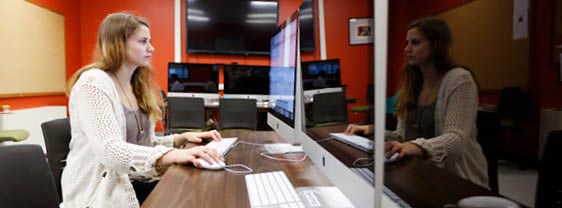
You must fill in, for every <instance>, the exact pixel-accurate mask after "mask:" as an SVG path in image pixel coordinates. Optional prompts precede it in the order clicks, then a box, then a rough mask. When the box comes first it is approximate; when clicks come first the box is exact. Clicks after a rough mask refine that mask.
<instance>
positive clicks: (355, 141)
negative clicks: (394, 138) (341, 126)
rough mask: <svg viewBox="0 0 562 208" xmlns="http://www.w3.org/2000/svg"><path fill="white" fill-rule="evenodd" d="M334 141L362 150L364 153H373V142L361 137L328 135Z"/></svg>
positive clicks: (339, 134) (340, 134) (342, 134)
mask: <svg viewBox="0 0 562 208" xmlns="http://www.w3.org/2000/svg"><path fill="white" fill-rule="evenodd" d="M330 136H332V137H333V138H334V139H336V140H338V141H340V142H343V143H346V144H349V145H351V146H353V147H355V148H357V149H360V150H363V151H365V152H372V151H373V146H374V145H373V140H370V139H367V138H365V137H362V136H357V135H347V134H344V133H330Z"/></svg>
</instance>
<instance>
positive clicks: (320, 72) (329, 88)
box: [301, 59, 342, 103]
mask: <svg viewBox="0 0 562 208" xmlns="http://www.w3.org/2000/svg"><path fill="white" fill-rule="evenodd" d="M301 69H302V73H301V74H302V85H303V90H304V100H305V102H306V103H309V102H312V97H313V96H314V95H315V94H321V93H331V92H341V91H342V88H341V86H342V85H341V78H340V60H339V59H330V60H320V61H308V62H302V63H301Z"/></svg>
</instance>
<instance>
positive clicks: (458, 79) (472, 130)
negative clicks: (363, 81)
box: [386, 68, 488, 187]
mask: <svg viewBox="0 0 562 208" xmlns="http://www.w3.org/2000/svg"><path fill="white" fill-rule="evenodd" d="M477 110H478V90H477V87H476V83H475V82H474V80H473V78H472V76H471V74H470V72H468V71H467V70H465V69H463V68H454V69H452V70H451V71H449V72H447V74H445V76H444V77H443V79H442V81H441V86H440V87H439V94H438V96H437V103H436V105H435V135H436V137H433V138H417V139H415V140H412V141H410V142H412V143H415V144H417V145H419V146H420V147H422V148H423V149H424V150H425V151H426V152H427V153H428V156H429V159H430V160H431V161H433V162H434V163H435V164H436V165H437V166H438V167H440V168H443V169H445V170H447V171H449V172H451V173H453V174H455V175H458V176H460V177H462V178H464V179H467V180H469V181H472V182H473V183H476V184H478V185H480V186H483V187H488V174H487V173H488V172H487V167H488V166H487V162H486V158H485V157H484V154H483V152H482V148H481V147H480V144H478V142H477V141H476V134H477V131H476V115H477ZM405 127H406V126H405V121H404V120H403V119H398V126H397V128H396V131H394V132H389V133H387V134H386V135H387V136H388V137H390V138H389V139H391V140H398V141H404V135H405Z"/></svg>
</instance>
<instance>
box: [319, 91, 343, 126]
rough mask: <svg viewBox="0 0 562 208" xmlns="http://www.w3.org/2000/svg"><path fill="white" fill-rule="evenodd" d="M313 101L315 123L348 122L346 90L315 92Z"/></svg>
mask: <svg viewBox="0 0 562 208" xmlns="http://www.w3.org/2000/svg"><path fill="white" fill-rule="evenodd" d="M313 99H314V100H313V103H312V120H313V121H314V123H315V124H317V125H318V124H322V123H332V122H347V106H346V102H345V94H344V92H332V93H322V94H315V95H314V96H313Z"/></svg>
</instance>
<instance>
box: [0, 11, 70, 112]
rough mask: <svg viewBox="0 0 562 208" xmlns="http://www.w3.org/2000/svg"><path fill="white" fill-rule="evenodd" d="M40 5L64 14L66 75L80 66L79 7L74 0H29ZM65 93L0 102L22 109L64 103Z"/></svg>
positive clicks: (65, 99) (2, 99)
mask: <svg viewBox="0 0 562 208" xmlns="http://www.w3.org/2000/svg"><path fill="white" fill-rule="evenodd" d="M30 2H32V3H35V4H37V5H39V6H41V7H44V8H47V9H50V10H52V11H55V12H57V13H59V14H62V15H63V16H64V36H65V52H66V77H67V78H68V77H70V76H71V75H72V72H73V71H74V70H75V69H76V68H78V67H80V65H81V60H80V48H81V45H80V7H79V3H78V2H75V1H65V0H30ZM67 103H68V99H67V98H66V96H65V95H57V96H38V97H21V98H0V104H2V105H4V104H7V105H11V109H12V110H14V109H24V108H33V107H40V106H48V105H66V104H67Z"/></svg>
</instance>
